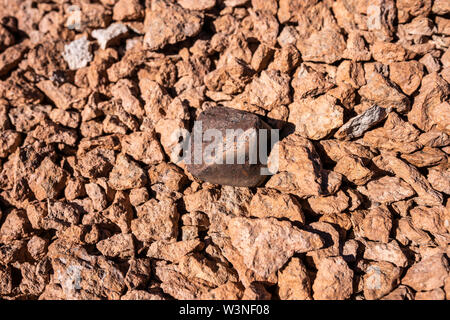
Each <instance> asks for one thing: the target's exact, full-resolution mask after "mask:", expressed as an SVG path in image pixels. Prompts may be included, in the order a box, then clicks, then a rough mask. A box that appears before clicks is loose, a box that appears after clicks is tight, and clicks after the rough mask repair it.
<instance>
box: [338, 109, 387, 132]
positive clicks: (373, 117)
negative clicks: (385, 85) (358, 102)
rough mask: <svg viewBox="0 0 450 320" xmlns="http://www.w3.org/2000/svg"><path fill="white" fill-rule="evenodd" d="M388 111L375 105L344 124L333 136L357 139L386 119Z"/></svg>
mask: <svg viewBox="0 0 450 320" xmlns="http://www.w3.org/2000/svg"><path fill="white" fill-rule="evenodd" d="M387 114H388V111H387V110H386V109H385V108H382V107H379V106H377V105H374V106H372V107H371V108H369V109H367V110H366V111H364V112H363V113H361V114H360V115H357V116H356V117H354V118H352V119H350V120H349V121H348V122H346V123H345V124H344V125H343V126H342V127H341V128H340V129H339V130H338V131H337V132H336V134H335V137H336V138H338V139H353V138H359V137H361V136H362V135H364V133H365V132H366V131H367V130H369V129H370V128H372V127H373V126H375V125H376V124H378V123H379V122H381V121H383V120H384V119H386V117H387Z"/></svg>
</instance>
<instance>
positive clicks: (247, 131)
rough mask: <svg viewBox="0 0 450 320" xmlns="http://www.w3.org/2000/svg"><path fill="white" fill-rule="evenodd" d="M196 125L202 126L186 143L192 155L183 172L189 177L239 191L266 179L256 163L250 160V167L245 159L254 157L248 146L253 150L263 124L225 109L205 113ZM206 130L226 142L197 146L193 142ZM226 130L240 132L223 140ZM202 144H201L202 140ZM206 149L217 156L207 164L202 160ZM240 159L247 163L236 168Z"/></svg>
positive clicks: (266, 127) (197, 144)
mask: <svg viewBox="0 0 450 320" xmlns="http://www.w3.org/2000/svg"><path fill="white" fill-rule="evenodd" d="M197 121H201V123H202V126H201V127H194V130H193V134H192V136H191V141H189V142H188V143H190V146H191V150H192V152H191V155H190V158H188V159H187V160H188V161H189V162H190V163H189V164H187V169H188V171H189V172H190V173H191V174H192V175H193V176H195V177H197V178H199V179H202V180H206V181H208V182H210V183H215V184H224V185H232V186H242V187H244V186H248V187H249V186H256V185H259V184H260V183H262V182H263V181H264V180H265V179H266V176H265V175H263V174H262V173H261V168H262V164H260V163H258V162H257V159H254V160H256V161H255V164H252V163H250V159H249V157H250V155H251V154H253V155H252V157H253V158H254V156H256V155H255V154H254V152H252V151H253V150H252V149H251V146H252V145H253V146H256V145H255V143H254V142H256V141H257V140H258V138H257V134H258V132H259V130H260V129H268V128H269V126H268V125H267V124H266V123H265V122H264V121H262V120H261V119H260V118H259V117H258V116H256V115H253V114H250V113H247V112H243V111H239V110H235V109H229V108H225V107H215V108H211V109H208V110H206V111H204V112H203V113H201V114H200V115H199V116H198V118H197ZM210 129H214V130H218V132H220V134H221V135H222V136H221V137H219V139H225V138H226V139H227V140H219V141H214V143H213V144H211V143H205V142H202V143H201V144H199V143H197V142H196V139H199V138H200V137H202V136H203V135H204V133H205V132H206V131H207V130H210ZM227 129H232V130H240V132H237V131H236V133H237V135H236V136H234V137H228V138H227V134H226V130H227ZM200 130H201V131H200ZM228 139H229V140H228ZM203 140H205V138H204V137H203ZM227 141H229V142H227ZM208 146H209V148H214V149H216V150H219V152H220V153H218V154H215V155H214V158H212V159H210V160H208V159H205V157H204V155H205V150H207V148H208ZM196 148H201V149H200V151H201V152H200V153H199V154H198V155H199V156H200V159H198V158H197V159H196V155H195V153H196V152H195V149H196ZM217 148H218V149H217ZM243 148H250V149H249V151H246V150H248V149H243ZM211 156H212V154H211ZM242 156H245V159H249V160H245V159H244V162H243V164H239V162H238V160H239V158H238V157H242ZM227 158H230V159H231V160H233V161H232V164H228V163H227V162H228V161H227V160H226V159H227ZM187 160H185V161H187ZM207 160H208V161H211V160H212V161H211V162H212V164H208V161H207ZM196 162H199V163H196ZM217 162H219V163H220V162H221V163H222V164H218V163H217Z"/></svg>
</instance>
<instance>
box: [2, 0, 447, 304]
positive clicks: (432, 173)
mask: <svg viewBox="0 0 450 320" xmlns="http://www.w3.org/2000/svg"><path fill="white" fill-rule="evenodd" d="M449 46H450V6H449V1H448V0H434V1H433V0H396V1H394V0H324V1H318V0H308V1H305V0H278V1H277V0H200V1H199V0H54V1H41V0H0V299H8V300H9V299H41V300H46V299H122V300H128V299H150V300H166V299H297V300H311V299H331V300H343V299H352V300H355V299H356V300H373V299H393V300H397V299H417V300H423V299H436V300H444V299H450V267H449V257H450V246H449V244H450V202H449V196H450V166H449V162H448V159H449V154H450V137H449V136H450V104H449V99H448V98H449V95H450V84H449V82H450V49H449ZM216 106H225V107H228V108H232V109H237V110H240V111H246V112H250V113H253V114H255V115H258V116H259V117H261V119H264V121H266V122H267V124H268V125H270V126H271V127H272V128H278V129H282V130H284V131H285V132H288V133H289V134H288V135H287V136H286V137H285V138H284V139H282V140H281V141H280V142H279V144H278V147H279V171H278V173H276V174H275V175H273V176H271V177H269V178H268V179H267V181H265V182H264V183H263V184H262V185H259V186H258V187H251V188H247V187H233V186H227V185H215V184H211V183H207V182H204V181H201V180H199V179H197V178H195V177H194V176H193V175H191V174H190V173H189V171H188V170H187V169H186V166H185V165H184V164H183V163H179V162H177V161H175V159H174V158H173V152H172V151H173V150H174V148H175V147H176V145H175V144H174V142H173V141H172V140H171V139H170V136H171V134H172V133H173V132H174V131H175V130H178V129H180V128H181V129H187V130H189V129H190V128H192V125H193V121H194V120H195V119H197V117H198V116H199V115H200V114H201V113H202V112H203V111H205V110H208V109H210V108H212V107H216ZM285 129H286V130H285ZM288 129H289V130H288ZM271 161H275V159H273V157H272V158H271V157H269V164H270V162H271Z"/></svg>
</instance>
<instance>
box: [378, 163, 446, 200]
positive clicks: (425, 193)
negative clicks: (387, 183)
mask: <svg viewBox="0 0 450 320" xmlns="http://www.w3.org/2000/svg"><path fill="white" fill-rule="evenodd" d="M383 160H384V161H386V163H387V166H388V168H389V169H390V170H391V171H392V172H394V173H395V175H396V176H398V177H399V178H401V179H403V180H405V182H406V183H408V184H409V185H410V186H411V187H412V188H413V189H414V191H416V193H417V194H418V195H419V199H418V200H416V202H417V201H418V202H420V203H421V204H422V203H423V204H427V205H431V206H432V205H439V204H441V203H442V200H443V199H442V194H441V193H440V192H437V191H436V190H434V189H433V188H432V187H431V185H430V183H429V182H428V181H427V180H426V179H425V177H423V176H422V175H421V174H420V172H419V171H418V170H417V169H416V168H415V167H413V166H411V165H408V164H407V163H405V162H403V161H402V160H400V159H398V158H396V157H394V156H391V155H386V156H384V155H383Z"/></svg>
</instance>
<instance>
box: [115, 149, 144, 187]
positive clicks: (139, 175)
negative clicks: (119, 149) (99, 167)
mask: <svg viewBox="0 0 450 320" xmlns="http://www.w3.org/2000/svg"><path fill="white" fill-rule="evenodd" d="M146 182H147V175H146V174H145V171H144V170H143V169H142V168H141V167H140V166H139V165H138V164H137V163H135V162H134V161H132V160H130V159H129V158H128V157H127V156H126V155H123V154H120V155H119V156H118V157H117V161H116V163H115V166H114V168H113V169H112V170H111V172H110V174H109V185H110V186H111V187H112V188H113V189H115V190H127V189H134V188H140V187H142V186H144V184H145V183H146Z"/></svg>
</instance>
